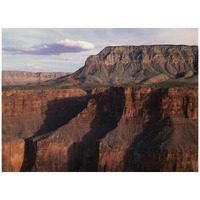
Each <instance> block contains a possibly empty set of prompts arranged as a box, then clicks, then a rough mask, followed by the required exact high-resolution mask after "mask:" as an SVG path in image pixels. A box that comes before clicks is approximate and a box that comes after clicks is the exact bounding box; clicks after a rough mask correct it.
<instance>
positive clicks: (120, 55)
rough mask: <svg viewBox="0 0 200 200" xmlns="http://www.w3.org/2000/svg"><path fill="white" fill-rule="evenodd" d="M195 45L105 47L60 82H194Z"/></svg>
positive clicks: (103, 83)
mask: <svg viewBox="0 0 200 200" xmlns="http://www.w3.org/2000/svg"><path fill="white" fill-rule="evenodd" d="M197 71H198V47H197V46H186V45H153V46H116V47H106V48H105V49H103V50H102V51H101V52H100V53H99V54H97V55H94V56H90V57H88V59H87V60H86V62H85V65H84V67H82V68H80V69H79V70H78V71H77V72H75V73H74V74H72V75H70V76H69V77H66V78H61V79H60V80H59V81H60V82H69V83H70V82H72V83H74V84H77V83H79V84H90V85H91V84H96V85H99V84H102V85H121V84H133V83H134V84H137V83H148V84H149V83H159V82H166V81H168V82H172V81H173V82H176V81H181V82H184V81H187V82H197Z"/></svg>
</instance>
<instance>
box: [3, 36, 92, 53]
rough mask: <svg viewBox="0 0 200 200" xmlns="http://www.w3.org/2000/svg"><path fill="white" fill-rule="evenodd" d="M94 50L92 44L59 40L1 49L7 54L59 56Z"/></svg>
mask: <svg viewBox="0 0 200 200" xmlns="http://www.w3.org/2000/svg"><path fill="white" fill-rule="evenodd" d="M91 49H94V44H92V43H89V42H85V41H81V40H78V41H75V40H70V39H66V40H61V41H58V42H54V43H45V44H40V45H34V46H32V47H26V48H24V47H3V48H2V50H3V52H4V53H7V54H29V55H60V54H62V53H78V52H82V51H88V50H91Z"/></svg>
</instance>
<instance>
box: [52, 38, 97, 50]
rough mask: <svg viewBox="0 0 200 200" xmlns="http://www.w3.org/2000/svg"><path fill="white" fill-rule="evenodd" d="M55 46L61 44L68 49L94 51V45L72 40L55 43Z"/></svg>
mask: <svg viewBox="0 0 200 200" xmlns="http://www.w3.org/2000/svg"><path fill="white" fill-rule="evenodd" d="M56 44H61V45H64V46H69V47H80V48H82V49H88V50H89V49H94V44H92V43H89V42H85V41H81V40H78V41H74V40H70V39H66V40H61V41H59V42H56Z"/></svg>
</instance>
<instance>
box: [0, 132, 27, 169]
mask: <svg viewBox="0 0 200 200" xmlns="http://www.w3.org/2000/svg"><path fill="white" fill-rule="evenodd" d="M24 153H25V142H24V140H23V139H20V138H18V137H8V136H5V135H3V143H2V171H3V172H18V171H20V169H21V167H22V164H23V162H24Z"/></svg>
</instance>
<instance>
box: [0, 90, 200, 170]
mask: <svg viewBox="0 0 200 200" xmlns="http://www.w3.org/2000/svg"><path fill="white" fill-rule="evenodd" d="M78 96H79V97H78ZM75 97H78V98H75ZM57 98H58V100H59V99H65V100H64V101H62V103H61V102H60V101H58V103H56V102H55V99H56V100H57ZM72 98H75V99H72ZM88 99H89V101H88ZM52 100H53V102H54V103H50V104H49V102H52ZM48 105H49V106H48ZM73 105H74V106H73ZM70 108H73V109H71V110H69V109H70ZM75 108H76V109H75ZM2 111H3V134H4V135H9V137H11V136H12V137H14V136H20V137H23V138H26V139H25V147H24V149H25V150H24V151H25V152H23V156H24V158H25V159H24V162H23V164H22V167H21V169H20V170H21V171H198V88H197V87H195V88H185V87H179V88H148V87H147V88H144V87H143V88H140V87H126V88H124V87H103V88H99V89H94V90H92V92H91V94H89V95H88V96H87V94H86V93H85V92H84V91H82V90H64V91H62V90H60V91H59V90H58V91H46V92H43V93H39V92H38V93H37V94H36V93H35V92H31V91H29V92H28V91H16V92H15V93H13V91H10V92H3V107H2ZM23 115H24V117H22V116H23ZM40 115H41V116H42V117H41V116H40ZM20 116H21V118H20ZM39 116H40V117H39ZM59 116H60V117H59ZM69 116H70V117H69ZM38 118H39V120H38V121H39V122H38V121H37V119H38ZM63 119H65V120H63ZM24 120H25V121H26V122H24ZM28 120H30V121H31V122H32V124H31V123H30V122H29V123H28V122H27V121H28ZM55 121H56V123H55ZM10 122H11V123H10ZM18 124H20V125H18ZM26 126H27V127H28V128H26ZM20 127H23V128H21V129H20ZM24 129H25V131H23V130H24ZM3 153H4V154H5V155H6V153H5V151H4V152H3ZM3 157H5V156H4V155H3ZM7 163H8V162H7ZM3 165H4V166H6V163H4V162H3ZM9 169H10V170H12V168H9Z"/></svg>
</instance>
